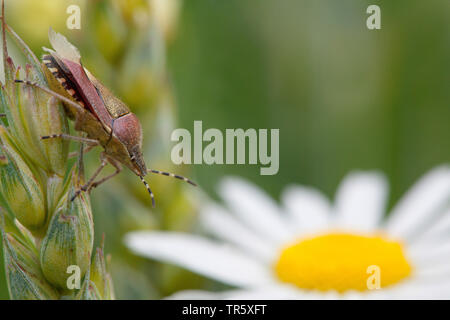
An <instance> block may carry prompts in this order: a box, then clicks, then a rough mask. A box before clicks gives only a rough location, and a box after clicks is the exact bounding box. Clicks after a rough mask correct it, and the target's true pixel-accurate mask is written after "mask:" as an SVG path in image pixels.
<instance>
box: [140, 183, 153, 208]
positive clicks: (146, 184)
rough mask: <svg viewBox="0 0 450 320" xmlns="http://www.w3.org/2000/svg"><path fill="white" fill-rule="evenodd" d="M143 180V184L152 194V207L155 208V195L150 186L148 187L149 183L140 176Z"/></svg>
mask: <svg viewBox="0 0 450 320" xmlns="http://www.w3.org/2000/svg"><path fill="white" fill-rule="evenodd" d="M139 178H141V181H142V183H143V184H144V185H145V187H146V188H147V191H148V193H149V194H150V197H151V198H152V207H153V208H154V207H155V196H154V195H153V192H152V189H150V186H149V185H148V183H147V181H145V180H144V177H143V176H139Z"/></svg>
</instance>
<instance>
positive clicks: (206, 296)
mask: <svg viewBox="0 0 450 320" xmlns="http://www.w3.org/2000/svg"><path fill="white" fill-rule="evenodd" d="M240 291H242V290H230V291H222V292H212V291H204V290H183V291H178V292H175V293H174V294H172V295H170V296H168V297H166V298H165V299H167V300H222V299H224V298H225V297H226V296H228V295H231V294H234V293H239V292H240Z"/></svg>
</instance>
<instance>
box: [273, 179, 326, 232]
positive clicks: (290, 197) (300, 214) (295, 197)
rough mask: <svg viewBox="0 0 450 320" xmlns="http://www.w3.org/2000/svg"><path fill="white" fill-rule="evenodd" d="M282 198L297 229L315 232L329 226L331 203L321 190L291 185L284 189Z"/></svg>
mask: <svg viewBox="0 0 450 320" xmlns="http://www.w3.org/2000/svg"><path fill="white" fill-rule="evenodd" d="M281 200H282V202H283V204H284V207H285V208H286V210H287V212H288V213H289V214H290V216H291V217H292V220H293V222H294V224H295V225H296V229H297V230H299V231H304V232H314V231H318V230H323V229H325V228H327V227H329V225H330V211H331V208H330V203H329V201H328V199H327V198H326V197H325V196H324V195H323V194H321V193H320V192H319V191H317V190H314V189H312V188H307V187H301V186H290V187H288V188H286V189H285V190H284V191H283V194H282V196H281Z"/></svg>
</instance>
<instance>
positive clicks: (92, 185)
mask: <svg viewBox="0 0 450 320" xmlns="http://www.w3.org/2000/svg"><path fill="white" fill-rule="evenodd" d="M100 159H101V163H100V166H99V167H98V168H97V170H95V172H94V173H93V174H92V176H91V177H90V178H89V180H88V182H86V184H84V185H83V186H81V188H80V189H79V190H77V191H76V192H75V194H74V195H73V196H72V198H71V199H70V200H71V201H73V200H75V198H76V197H78V196H79V195H80V193H81V192H84V191H91V189H92V188H95V187H97V186H99V185H100V184H102V183H103V182H106V181H107V180H109V179H111V178H112V177H114V176H116V175H118V174H119V173H120V172H121V171H122V166H121V165H120V164H119V163H118V162H117V161H115V160H114V159H112V158H111V157H108V156H107V155H106V153H104V152H102V153H101V154H100ZM108 163H110V164H111V165H113V166H114V167H115V168H116V171H115V172H114V173H112V174H110V175H109V176H106V177H104V178H102V179H100V180H98V181H95V179H96V178H97V176H98V175H99V174H100V172H101V171H102V170H103V168H104V167H105V166H106V165H107V164H108Z"/></svg>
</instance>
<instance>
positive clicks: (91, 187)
mask: <svg viewBox="0 0 450 320" xmlns="http://www.w3.org/2000/svg"><path fill="white" fill-rule="evenodd" d="M106 160H107V161H108V162H109V163H110V164H111V165H113V166H114V168H116V171H114V173H111V174H110V175H109V176H106V177H104V178H102V179H100V180H98V181H95V182H92V183H91V185H90V186H89V189H88V191H91V189H93V188H96V187H98V186H99V185H101V184H102V183H103V182H105V181H108V180H109V179H111V178H113V177H115V176H116V175H118V174H119V173H120V172H122V166H121V165H120V163H119V162H117V161H115V160H114V159H112V158H111V157H108V156H106Z"/></svg>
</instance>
